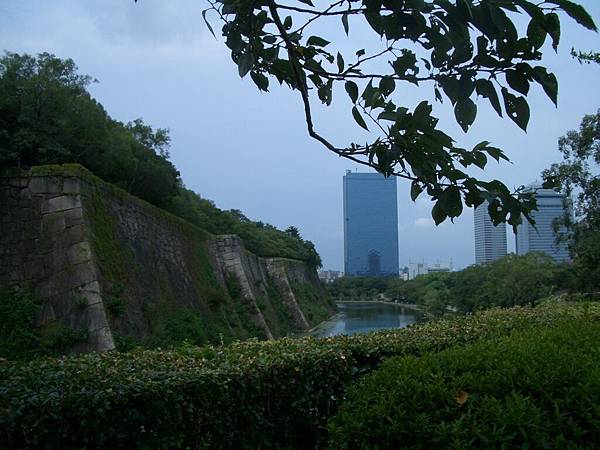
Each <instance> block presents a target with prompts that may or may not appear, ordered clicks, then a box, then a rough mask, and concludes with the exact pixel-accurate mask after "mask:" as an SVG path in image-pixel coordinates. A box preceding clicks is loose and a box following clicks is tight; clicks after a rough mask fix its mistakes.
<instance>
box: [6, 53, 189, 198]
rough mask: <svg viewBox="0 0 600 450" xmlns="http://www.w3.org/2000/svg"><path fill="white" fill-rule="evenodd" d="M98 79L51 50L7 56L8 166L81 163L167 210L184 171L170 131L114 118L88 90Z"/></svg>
mask: <svg viewBox="0 0 600 450" xmlns="http://www.w3.org/2000/svg"><path fill="white" fill-rule="evenodd" d="M92 81H94V80H93V79H92V77H90V76H88V75H81V74H79V73H78V72H77V65H76V64H75V62H74V61H73V60H72V59H60V58H57V57H56V56H54V55H51V54H49V53H41V54H39V55H37V57H35V56H31V55H19V54H16V53H6V54H5V55H4V56H3V57H1V58H0V166H22V167H30V166H33V165H39V164H62V163H72V162H76V163H80V164H83V165H84V166H86V167H87V168H88V169H89V170H91V171H92V172H94V173H95V174H96V175H98V176H99V177H100V178H103V179H105V180H106V181H109V182H112V183H114V184H116V185H118V186H120V187H121V188H123V189H125V190H127V191H128V192H130V193H132V194H134V195H137V196H138V197H141V198H143V199H144V200H147V201H149V202H150V203H153V204H155V205H157V206H160V207H165V206H167V205H169V203H170V202H171V201H172V199H173V197H174V196H175V195H176V193H177V191H178V189H179V184H180V179H179V172H178V171H177V170H176V169H175V167H174V166H173V164H171V162H170V161H169V160H168V158H169V151H168V149H169V143H170V138H169V133H168V130H166V129H162V128H159V129H157V130H156V131H154V130H153V129H152V127H150V126H149V125H146V124H145V123H144V122H143V120H142V119H136V120H135V121H133V122H130V123H128V124H127V125H124V124H122V123H121V122H118V121H115V120H113V119H112V118H111V117H110V116H109V115H108V114H107V113H106V111H105V110H104V108H103V107H102V105H100V104H99V103H98V102H96V101H95V100H94V99H93V98H92V97H91V96H90V94H89V92H88V91H87V87H88V86H89V84H90V83H91V82H92Z"/></svg>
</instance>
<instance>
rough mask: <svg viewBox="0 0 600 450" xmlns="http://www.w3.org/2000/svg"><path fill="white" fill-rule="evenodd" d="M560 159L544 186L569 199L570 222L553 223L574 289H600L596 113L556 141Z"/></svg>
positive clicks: (599, 117)
mask: <svg viewBox="0 0 600 450" xmlns="http://www.w3.org/2000/svg"><path fill="white" fill-rule="evenodd" d="M558 148H559V150H560V152H561V153H562V154H563V157H564V160H563V161H562V162H560V163H556V164H553V165H552V167H550V169H548V170H546V171H544V173H543V176H544V179H545V180H546V183H547V184H548V185H552V186H557V187H558V188H559V189H560V190H561V191H562V192H564V193H565V194H566V195H567V196H568V197H573V198H574V201H573V212H574V216H575V217H574V220H573V217H571V215H570V214H567V215H565V217H564V218H563V219H562V220H561V221H559V223H557V224H556V226H557V228H558V227H559V226H560V225H564V226H565V227H566V229H567V234H566V235H565V236H559V239H566V240H567V242H569V246H570V251H571V254H572V256H573V258H574V261H573V264H574V269H575V278H576V280H577V282H578V285H579V286H578V287H579V288H583V289H598V288H599V287H600V170H599V165H600V110H598V111H597V112H596V114H590V115H586V116H585V117H584V118H583V120H582V121H581V125H580V127H579V130H578V131H575V130H572V131H569V132H568V133H567V135H566V136H563V137H561V138H560V139H559V141H558Z"/></svg>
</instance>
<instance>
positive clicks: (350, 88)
mask: <svg viewBox="0 0 600 450" xmlns="http://www.w3.org/2000/svg"><path fill="white" fill-rule="evenodd" d="M344 87H345V88H346V92H347V93H348V96H349V97H350V100H352V103H356V100H358V86H357V85H356V83H355V82H354V81H350V80H348V81H346V84H345V85H344Z"/></svg>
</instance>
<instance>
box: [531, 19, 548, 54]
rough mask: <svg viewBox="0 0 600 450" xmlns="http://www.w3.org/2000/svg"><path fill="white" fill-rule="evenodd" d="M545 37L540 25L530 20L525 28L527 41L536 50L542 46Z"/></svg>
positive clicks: (536, 21)
mask: <svg viewBox="0 0 600 450" xmlns="http://www.w3.org/2000/svg"><path fill="white" fill-rule="evenodd" d="M546 35H547V33H546V30H544V28H543V27H542V26H541V25H540V22H539V21H538V20H536V19H531V21H530V22H529V25H528V26H527V39H529V42H530V43H531V45H533V47H534V48H535V49H536V50H537V49H539V48H541V47H542V46H543V45H544V42H545V41H546Z"/></svg>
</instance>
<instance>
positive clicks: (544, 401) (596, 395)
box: [329, 320, 600, 449]
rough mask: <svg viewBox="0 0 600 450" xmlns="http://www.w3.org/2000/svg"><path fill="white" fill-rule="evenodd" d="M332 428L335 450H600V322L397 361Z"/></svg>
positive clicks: (360, 389)
mask: <svg viewBox="0 0 600 450" xmlns="http://www.w3.org/2000/svg"><path fill="white" fill-rule="evenodd" d="M329 429H330V431H331V441H330V448H333V449H342V448H353V449H354V448H356V449H363V448H423V449H427V448H460V449H469V448H598V447H600V322H597V321H595V322H587V323H586V322H581V321H574V320H570V321H567V322H564V323H562V324H558V325H557V326H556V327H554V328H551V329H546V330H526V331H519V332H517V333H514V334H513V335H512V336H509V337H505V338H502V339H499V340H484V341H480V342H477V343H474V344H472V345H469V346H466V347H456V348H452V349H449V350H445V351H443V352H441V353H434V354H432V353H430V354H427V355H424V356H421V357H419V358H417V357H414V356H407V357H397V358H392V359H390V360H388V361H386V362H385V363H384V364H383V366H382V367H381V368H380V369H379V370H377V371H375V372H374V373H372V374H370V375H368V376H366V377H364V378H362V379H361V380H360V381H358V382H357V383H356V384H355V385H354V386H353V387H352V388H351V389H350V390H349V394H348V400H347V401H346V402H344V403H343V404H342V406H341V407H340V411H339V412H338V414H337V415H336V416H335V417H334V418H333V420H332V421H331V423H330V425H329Z"/></svg>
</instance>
